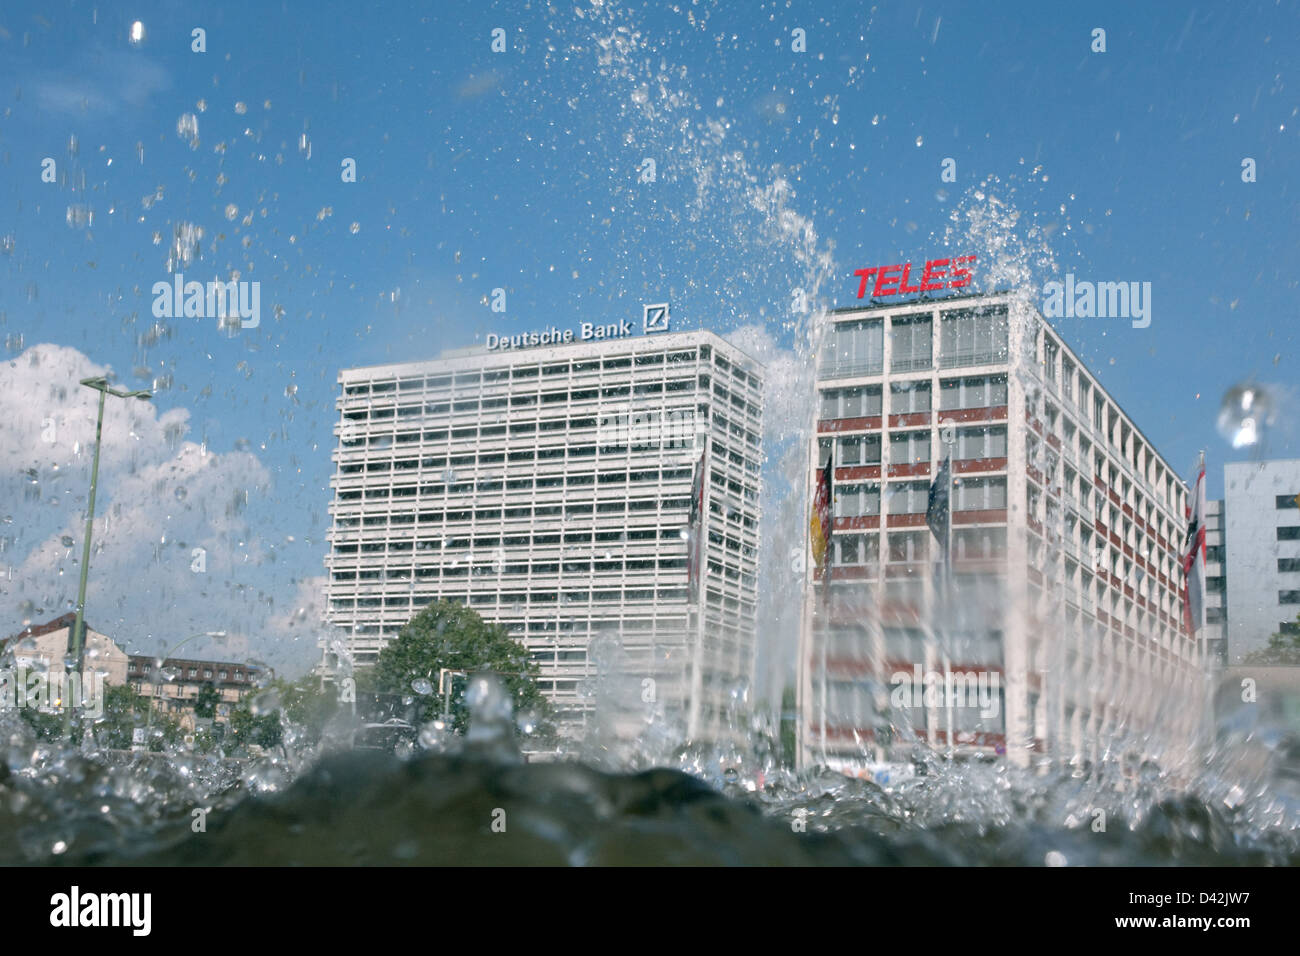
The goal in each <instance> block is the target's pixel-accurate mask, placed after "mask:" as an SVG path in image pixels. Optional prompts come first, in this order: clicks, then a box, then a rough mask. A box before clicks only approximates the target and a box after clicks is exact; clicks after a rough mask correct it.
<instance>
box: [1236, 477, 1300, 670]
mask: <svg viewBox="0 0 1300 956" xmlns="http://www.w3.org/2000/svg"><path fill="white" fill-rule="evenodd" d="M1223 489H1224V498H1223V505H1222V509H1223V513H1224V515H1225V517H1226V521H1225V524H1226V528H1225V530H1224V533H1223V540H1224V544H1225V552H1224V553H1223V555H1222V558H1223V561H1224V564H1225V565H1226V567H1225V572H1226V573H1225V574H1224V575H1223V581H1224V583H1223V586H1222V593H1223V594H1224V595H1225V597H1226V601H1224V602H1223V603H1224V604H1225V605H1226V609H1227V629H1226V636H1227V657H1228V659H1229V663H1232V664H1236V663H1239V662H1240V661H1241V659H1242V657H1244V656H1245V655H1247V654H1249V653H1250V652H1251V651H1256V650H1261V649H1263V648H1264V647H1267V646H1268V639H1269V637H1270V636H1271V635H1273V634H1275V633H1278V632H1281V631H1292V630H1294V629H1295V628H1296V627H1297V625H1296V614H1297V613H1300V508H1297V504H1298V503H1300V502H1297V496H1298V495H1300V459H1294V458H1292V459H1285V460H1274V461H1239V462H1229V463H1228V464H1226V465H1224V467H1223Z"/></svg>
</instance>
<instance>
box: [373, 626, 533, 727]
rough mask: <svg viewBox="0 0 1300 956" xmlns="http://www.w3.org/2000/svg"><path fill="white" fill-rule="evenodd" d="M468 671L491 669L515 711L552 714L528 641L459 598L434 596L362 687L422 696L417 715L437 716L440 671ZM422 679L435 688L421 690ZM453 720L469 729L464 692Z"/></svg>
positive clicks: (389, 647)
mask: <svg viewBox="0 0 1300 956" xmlns="http://www.w3.org/2000/svg"><path fill="white" fill-rule="evenodd" d="M444 669H446V670H450V671H461V672H464V673H465V674H470V675H472V674H482V673H490V674H494V675H496V677H497V678H498V679H499V680H500V681H501V682H502V683H503V684H504V685H505V687H506V689H507V690H509V692H510V695H511V698H512V699H513V702H514V710H515V713H516V714H518V713H520V712H522V711H524V710H529V709H531V710H534V711H535V712H536V713H537V714H538V716H539V718H544V717H546V716H547V715H548V714H549V707H548V705H547V701H546V698H545V697H544V696H543V695H542V692H541V690H540V689H539V688H538V686H537V676H538V669H537V665H536V664H535V663H534V662H533V661H532V660H530V659H529V657H528V651H527V650H526V649H525V648H524V646H523V645H522V644H520V643H519V642H518V641H516V640H514V639H513V638H511V637H510V635H509V634H507V633H506V631H505V629H504V628H503V627H501V626H500V625H497V624H489V623H487V622H486V621H484V620H483V619H482V618H481V617H479V616H478V614H476V613H475V612H474V611H472V610H470V609H469V608H468V607H465V606H464V605H463V604H457V603H455V602H453V601H445V600H440V601H434V602H432V603H431V604H429V605H428V606H426V607H425V608H424V609H423V610H421V611H420V613H418V614H417V615H415V617H413V618H411V620H410V621H409V622H408V623H407V625H406V626H405V627H403V628H402V630H401V632H400V633H399V634H398V635H397V638H396V639H395V640H393V641H392V642H390V643H389V644H388V645H387V646H386V647H385V648H384V649H383V650H382V651H380V652H379V657H378V659H377V660H376V661H375V664H374V666H373V667H371V668H369V669H367V670H364V671H362V672H361V673H360V674H359V675H358V684H359V689H361V690H363V691H366V692H368V693H372V694H391V695H402V696H405V697H411V696H416V697H417V698H418V701H419V706H418V708H417V711H418V712H417V715H416V716H417V719H419V720H421V721H423V720H431V719H433V718H434V717H435V716H437V715H438V714H440V713H441V712H442V706H443V701H442V698H441V697H440V696H439V694H438V676H439V673H440V671H442V670H444ZM417 681H428V683H429V686H430V688H431V692H430V693H428V694H419V692H418V691H417V690H416V682H417ZM451 713H452V723H453V726H454V727H455V729H456V730H457V731H460V732H462V733H463V732H464V731H465V729H466V728H467V726H468V724H469V719H468V718H469V714H468V711H467V709H466V707H465V702H464V699H463V696H462V695H453V700H452V709H451Z"/></svg>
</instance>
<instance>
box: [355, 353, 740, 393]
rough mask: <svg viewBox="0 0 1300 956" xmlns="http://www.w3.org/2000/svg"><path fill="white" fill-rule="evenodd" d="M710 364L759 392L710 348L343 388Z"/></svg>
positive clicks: (408, 388)
mask: <svg viewBox="0 0 1300 956" xmlns="http://www.w3.org/2000/svg"><path fill="white" fill-rule="evenodd" d="M697 358H698V359H700V360H701V361H704V362H708V361H709V360H710V359H711V358H713V360H714V364H715V365H717V367H718V368H719V369H720V370H722V371H723V372H728V373H730V374H731V375H734V376H735V377H736V378H738V379H740V380H741V381H744V382H746V383H748V384H749V385H751V386H753V387H754V388H759V387H760V383H759V380H758V377H757V376H755V375H751V374H749V373H747V372H746V371H745V370H744V369H742V368H740V367H739V366H737V365H734V364H733V363H731V362H728V361H727V360H726V359H725V358H723V357H722V356H721V355H718V356H716V358H714V355H713V349H712V347H710V346H708V345H705V346H702V347H701V348H700V350H699V352H698V353H697V352H696V350H695V349H693V348H692V349H682V350H679V351H673V352H646V353H642V354H640V355H637V356H635V357H633V356H628V355H622V356H608V357H605V358H589V359H577V360H574V361H567V360H565V361H557V362H549V363H547V364H545V365H515V366H508V367H505V368H489V369H462V370H460V371H456V372H454V373H453V372H446V373H442V374H432V375H427V376H425V375H411V376H406V377H404V378H400V379H385V380H383V381H379V382H355V383H352V384H349V385H346V386H344V390H343V391H344V394H346V395H372V394H373V395H386V394H391V393H393V392H415V391H422V390H424V389H438V388H451V387H452V386H453V384H454V385H455V387H457V388H461V387H468V386H471V385H479V384H480V383H482V384H492V383H494V382H508V381H528V380H530V379H536V378H539V377H540V378H554V377H557V376H561V375H568V374H569V373H570V372H572V373H573V374H574V375H589V374H593V373H595V372H600V371H622V370H625V369H631V368H633V367H634V366H635V367H636V368H654V367H656V366H662V365H688V364H690V363H692V362H694V361H696V359H697Z"/></svg>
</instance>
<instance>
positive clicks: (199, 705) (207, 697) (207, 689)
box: [194, 683, 221, 720]
mask: <svg viewBox="0 0 1300 956" xmlns="http://www.w3.org/2000/svg"><path fill="white" fill-rule="evenodd" d="M220 702H221V693H220V691H218V690H217V688H216V686H215V685H213V684H211V683H207V684H204V685H203V686H202V687H200V688H199V694H198V696H197V697H195V698H194V716H195V717H198V718H201V719H204V720H211V719H212V718H213V717H214V716H216V713H217V704H219V703H220Z"/></svg>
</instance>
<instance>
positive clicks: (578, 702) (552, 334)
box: [325, 326, 763, 736]
mask: <svg viewBox="0 0 1300 956" xmlns="http://www.w3.org/2000/svg"><path fill="white" fill-rule="evenodd" d="M590 330H591V327H590V326H583V339H582V340H577V341H575V340H574V339H575V338H576V336H574V335H573V334H571V332H568V331H563V332H562V331H559V330H555V329H548V330H547V331H546V332H545V333H544V334H539V335H536V336H515V337H497V336H492V337H489V341H490V342H491V343H492V344H493V345H495V346H496V348H494V349H492V350H490V351H489V350H487V349H477V350H466V351H462V352H459V353H449V354H446V355H444V356H443V357H441V358H439V359H437V360H433V361H425V362H412V363H404V364H397V365H386V366H381V367H373V368H354V369H347V370H344V371H343V372H341V373H340V375H339V384H340V387H341V390H342V394H341V396H340V397H339V400H338V410H339V422H338V426H337V430H336V433H337V435H338V447H337V450H336V451H335V452H334V461H335V465H336V473H335V476H334V478H333V480H332V482H331V484H332V487H333V489H334V500H333V502H332V503H331V505H330V513H331V515H332V519H333V522H332V528H331V530H330V532H329V542H330V551H329V555H328V557H327V560H326V564H327V570H328V584H327V587H326V598H327V610H326V615H327V617H326V621H327V624H328V625H329V629H330V631H331V632H332V634H333V635H334V638H333V639H336V640H340V641H341V642H342V645H343V647H344V648H345V649H346V653H347V654H348V655H349V656H350V657H351V659H352V660H353V661H354V662H355V663H356V664H357V665H360V666H364V665H366V664H367V663H369V662H373V661H374V660H375V658H376V656H377V655H378V654H379V652H380V650H381V649H382V648H383V646H384V645H385V643H386V642H388V641H389V640H391V639H392V638H393V637H395V636H396V635H397V634H398V632H399V631H400V630H401V628H402V627H403V625H405V624H406V623H407V621H409V620H410V619H411V618H412V617H413V616H414V615H415V614H416V613H417V612H418V611H419V610H420V609H421V608H422V607H424V606H425V605H426V604H427V603H428V602H429V601H432V600H435V599H448V600H453V601H458V602H462V603H464V604H466V605H468V606H469V607H470V608H472V609H473V610H474V611H476V612H478V613H479V614H480V615H481V616H482V617H483V618H484V619H486V620H488V621H491V622H495V623H499V624H501V625H502V626H503V627H505V628H506V630H507V631H508V632H509V633H510V634H511V635H513V636H514V637H515V638H517V639H518V640H519V641H521V642H523V644H524V645H525V646H526V647H527V648H528V650H529V652H530V654H531V656H532V659H533V660H535V661H536V662H537V664H538V665H539V668H540V671H541V689H542V690H543V692H544V693H545V694H546V695H547V697H548V698H549V700H550V701H551V703H552V705H553V706H554V708H555V710H556V712H557V715H558V717H559V720H560V725H561V730H562V731H563V732H565V733H567V734H570V735H573V736H579V735H581V734H582V733H583V732H584V727H585V725H586V723H587V721H588V720H589V719H590V717H591V714H592V710H593V695H592V687H593V683H594V682H595V683H598V682H599V681H600V680H601V679H602V673H601V663H600V661H599V660H597V657H600V656H605V657H608V653H607V652H608V649H609V646H610V645H611V643H612V645H613V647H614V648H616V651H617V659H618V667H619V670H620V671H621V672H622V673H623V674H624V676H627V675H632V676H641V675H643V676H642V679H641V680H637V681H636V682H635V689H636V693H637V694H638V697H637V701H638V706H639V705H640V703H641V702H644V703H645V704H646V708H645V710H646V713H647V715H649V714H651V712H655V711H656V708H658V711H657V712H658V713H660V714H661V715H662V716H663V717H665V718H666V719H670V720H680V721H682V723H683V724H684V725H686V726H688V727H689V732H690V733H691V735H692V736H708V735H710V734H714V733H717V732H719V727H721V726H722V724H724V723H725V722H726V719H727V717H726V712H727V709H728V707H729V706H731V705H730V703H729V701H730V699H731V693H732V691H733V690H734V688H735V687H736V686H737V685H738V684H747V683H748V682H750V681H751V680H752V676H753V668H754V632H755V603H756V566H757V557H758V546H759V530H758V527H759V526H758V519H759V508H758V502H759V480H760V477H759V468H760V440H761V434H762V386H763V383H762V369H761V367H760V366H759V365H758V363H757V362H755V361H754V360H753V359H751V358H750V357H748V356H747V355H745V354H744V353H742V352H741V351H740V350H739V349H737V348H735V347H733V346H732V345H730V344H728V343H727V342H726V341H725V340H723V339H721V338H719V337H718V336H716V335H714V334H713V333H711V332H706V331H698V332H661V333H656V334H647V335H641V336H628V335H626V334H625V333H626V331H627V330H626V329H623V328H619V327H613V328H611V329H610V332H611V334H613V335H616V336H617V337H611V338H607V339H604V340H599V339H592V338H590V336H589V332H590ZM539 343H540V344H539ZM706 455H707V461H706V462H705V467H704V468H703V472H704V480H703V486H704V487H703V500H704V509H703V517H702V519H701V522H700V527H701V531H700V532H699V534H698V535H694V536H693V535H692V533H691V531H690V528H688V522H689V516H690V506H691V493H692V482H693V478H694V475H695V470H696V467H697V464H698V463H700V462H701V459H702V457H703V456H706ZM697 541H698V542H701V543H702V545H703V547H702V560H701V562H700V568H701V570H702V572H703V573H702V576H701V579H700V580H701V581H702V584H701V585H700V587H699V588H694V589H693V588H692V587H691V582H690V580H689V567H688V565H689V552H690V549H691V548H692V546H693V545H694V544H695V543H696V542H697ZM697 595H702V600H700V601H698V602H697V600H696V598H697ZM598 639H603V642H602V644H601V647H602V648H604V650H602V651H601V653H600V654H597V653H595V652H594V650H593V648H594V644H595V642H596V641H597V640H598ZM326 643H327V644H328V643H330V641H327V642H326ZM325 652H326V661H325V665H326V667H327V668H329V667H332V666H334V665H335V664H336V661H335V660H334V659H333V655H332V651H331V649H330V648H329V647H326V648H325ZM645 679H650V680H653V681H654V683H653V684H652V685H647V684H643V680H645ZM644 687H652V688H653V691H652V692H651V693H649V694H645V693H644V691H643V688H644ZM643 696H644V697H647V698H649V699H648V700H646V701H642V697H643ZM646 719H653V717H652V716H647V717H646Z"/></svg>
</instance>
